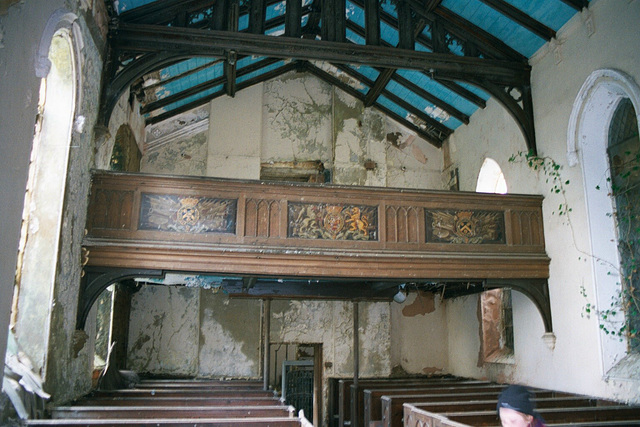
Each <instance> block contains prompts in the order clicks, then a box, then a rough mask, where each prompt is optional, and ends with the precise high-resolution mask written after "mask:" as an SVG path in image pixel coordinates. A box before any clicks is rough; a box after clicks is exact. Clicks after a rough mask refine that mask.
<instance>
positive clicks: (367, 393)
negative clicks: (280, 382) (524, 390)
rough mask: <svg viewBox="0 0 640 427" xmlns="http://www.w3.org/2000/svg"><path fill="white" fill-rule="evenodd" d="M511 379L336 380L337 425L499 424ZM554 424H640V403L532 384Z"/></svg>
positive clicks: (332, 407) (333, 416)
mask: <svg viewBox="0 0 640 427" xmlns="http://www.w3.org/2000/svg"><path fill="white" fill-rule="evenodd" d="M505 387H506V384H496V383H491V382H488V381H478V380H469V379H464V378H455V377H438V378H415V377H412V378H372V379H360V380H359V381H358V385H357V386H355V385H354V384H353V380H351V379H332V380H330V404H329V411H330V426H331V427H345V426H349V427H382V426H384V427H402V426H404V427H418V426H429V427H440V426H449V427H464V426H499V425H500V420H499V419H498V416H497V412H496V405H497V401H498V395H499V394H500V392H501V391H502V390H503V389H504V388H505ZM532 391H533V392H534V393H535V402H536V406H537V408H538V412H539V413H540V414H541V416H542V417H543V418H544V419H545V421H546V423H547V425H548V426H568V425H572V426H594V427H598V426H601V427H605V426H609V427H613V426H640V407H638V406H636V407H634V406H628V405H622V404H619V403H616V402H610V401H603V400H601V399H595V398H590V397H588V396H580V395H576V394H570V393H563V392H557V391H553V390H543V389H532Z"/></svg>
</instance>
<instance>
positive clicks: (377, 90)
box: [364, 68, 396, 108]
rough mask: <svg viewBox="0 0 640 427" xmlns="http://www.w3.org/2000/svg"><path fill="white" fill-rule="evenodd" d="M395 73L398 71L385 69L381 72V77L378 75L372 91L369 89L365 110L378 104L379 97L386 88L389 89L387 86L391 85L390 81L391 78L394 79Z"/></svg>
mask: <svg viewBox="0 0 640 427" xmlns="http://www.w3.org/2000/svg"><path fill="white" fill-rule="evenodd" d="M395 72H396V70H395V69H393V68H385V69H384V70H382V71H381V72H380V75H378V78H377V79H376V81H375V83H374V84H373V86H372V87H371V89H369V92H367V96H366V97H365V98H364V106H365V108H366V107H371V106H372V105H373V104H374V103H375V102H376V100H377V99H378V96H380V94H381V93H382V91H383V90H384V88H385V87H387V84H389V81H391V77H393V74H394V73H395Z"/></svg>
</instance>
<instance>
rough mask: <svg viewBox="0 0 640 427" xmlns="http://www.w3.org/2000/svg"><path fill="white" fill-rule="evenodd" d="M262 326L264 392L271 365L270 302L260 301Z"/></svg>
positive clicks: (267, 387)
mask: <svg viewBox="0 0 640 427" xmlns="http://www.w3.org/2000/svg"><path fill="white" fill-rule="evenodd" d="M262 324H263V325H264V331H263V334H264V335H263V336H264V367H263V375H264V384H263V388H264V390H265V391H266V390H269V376H270V371H269V368H270V364H271V349H270V347H271V341H270V340H269V336H270V332H271V300H270V299H264V300H262Z"/></svg>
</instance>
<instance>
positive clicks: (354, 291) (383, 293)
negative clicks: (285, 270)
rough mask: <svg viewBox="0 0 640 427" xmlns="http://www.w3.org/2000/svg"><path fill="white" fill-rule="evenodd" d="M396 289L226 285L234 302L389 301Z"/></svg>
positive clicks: (297, 283)
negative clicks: (293, 300) (261, 300)
mask: <svg viewBox="0 0 640 427" xmlns="http://www.w3.org/2000/svg"><path fill="white" fill-rule="evenodd" d="M398 284H399V283H395V286H393V287H388V288H385V289H383V290H379V289H378V288H377V287H373V286H372V285H371V284H370V283H367V282H364V281H346V282H345V281H341V280H336V281H323V282H321V283H320V282H319V281H317V280H291V279H289V280H280V281H278V280H275V279H274V280H269V279H259V280H257V281H256V284H255V285H254V286H253V287H252V288H250V289H243V288H242V282H241V281H225V282H224V285H223V289H224V291H225V292H226V293H228V294H229V296H230V297H232V298H238V297H240V298H241V297H245V298H261V297H268V298H274V299H279V298H282V299H291V298H297V299H302V298H304V299H320V300H353V299H365V300H367V301H375V300H379V301H390V300H392V299H393V295H394V294H395V293H396V292H397V287H398Z"/></svg>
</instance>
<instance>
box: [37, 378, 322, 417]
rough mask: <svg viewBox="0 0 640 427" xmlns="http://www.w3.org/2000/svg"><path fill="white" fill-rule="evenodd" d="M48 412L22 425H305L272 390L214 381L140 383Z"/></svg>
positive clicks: (90, 396) (101, 392) (292, 409)
mask: <svg viewBox="0 0 640 427" xmlns="http://www.w3.org/2000/svg"><path fill="white" fill-rule="evenodd" d="M145 385H146V386H148V387H144V386H145ZM48 412H49V415H50V417H51V418H50V419H47V420H31V421H29V422H27V423H25V425H29V426H39V425H42V426H44V425H58V426H65V425H68V426H72V425H74V426H77V425H84V426H94V425H95V426H104V425H113V426H139V425H140V426H142V425H154V426H174V427H175V426H185V427H186V426H216V427H227V426H229V427H230V426H237V425H240V426H242V425H247V426H249V425H251V426H257V427H261V426H263V427H267V426H271V427H280V426H282V427H289V426H300V427H309V426H310V423H309V422H308V421H307V420H306V418H305V417H304V416H303V415H302V412H300V415H299V416H298V417H296V415H295V412H296V409H295V408H294V407H293V406H290V405H285V404H284V403H282V401H281V400H280V399H279V398H278V397H277V394H275V393H274V392H272V391H267V392H265V391H262V390H261V389H259V388H257V387H255V384H244V385H243V384H239V383H233V384H229V385H228V386H227V385H225V384H223V383H221V382H218V381H213V382H212V381H192V382H185V381H173V380H170V381H144V384H142V387H140V388H136V389H126V390H110V391H96V392H93V393H91V394H90V395H89V396H87V397H85V398H83V399H79V400H78V401H76V402H75V403H74V405H70V406H59V407H53V408H49V411H48Z"/></svg>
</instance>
